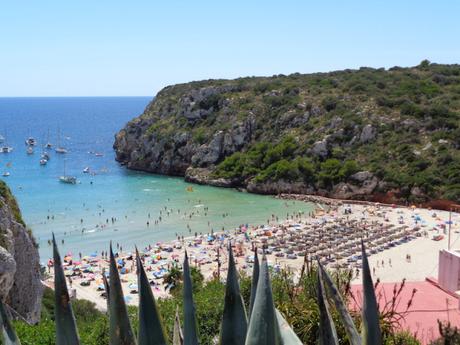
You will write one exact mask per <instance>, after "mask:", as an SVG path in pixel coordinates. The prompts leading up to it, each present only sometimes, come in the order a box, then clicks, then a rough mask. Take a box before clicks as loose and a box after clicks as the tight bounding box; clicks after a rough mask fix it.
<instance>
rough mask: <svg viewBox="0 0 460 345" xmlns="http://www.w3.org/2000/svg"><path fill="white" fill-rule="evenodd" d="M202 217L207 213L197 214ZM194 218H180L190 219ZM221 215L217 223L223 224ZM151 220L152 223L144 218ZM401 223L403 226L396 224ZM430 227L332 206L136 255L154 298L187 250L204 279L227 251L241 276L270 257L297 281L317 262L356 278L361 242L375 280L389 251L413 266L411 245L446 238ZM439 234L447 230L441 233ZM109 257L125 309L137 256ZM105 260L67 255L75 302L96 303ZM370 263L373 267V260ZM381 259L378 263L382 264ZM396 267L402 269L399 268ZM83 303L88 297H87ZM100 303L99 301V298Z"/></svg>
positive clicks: (409, 215)
mask: <svg viewBox="0 0 460 345" xmlns="http://www.w3.org/2000/svg"><path fill="white" fill-rule="evenodd" d="M201 207H202V209H201V212H209V208H208V207H206V206H201ZM173 212H174V214H178V215H179V214H181V212H180V210H175V211H174V210H173V209H171V208H168V207H165V208H163V209H162V210H161V212H160V215H158V218H157V219H156V220H158V221H161V220H160V217H162V216H163V217H168V214H169V216H171V215H172V214H173ZM198 212H199V210H195V211H189V212H187V213H186V212H185V211H183V212H182V214H187V216H190V217H193V215H195V214H197V213H198ZM226 216H227V215H226V214H222V217H226ZM147 217H151V215H147ZM401 217H402V224H401ZM432 218H433V221H436V222H438V225H439V227H432V228H429V229H428V226H427V224H428V223H427V222H426V220H425V219H424V218H423V217H420V215H419V214H418V213H417V212H416V211H415V210H414V209H405V210H403V211H401V209H397V208H392V207H380V206H378V205H376V206H374V207H364V206H356V205H347V204H344V205H341V206H333V207H329V208H327V209H325V208H324V207H322V206H320V205H317V208H316V210H315V211H314V212H309V213H306V214H304V213H303V212H294V213H288V214H286V219H283V220H282V221H280V220H279V217H277V216H276V215H275V214H272V215H271V216H270V217H268V219H267V223H266V224H264V225H258V226H251V225H249V224H242V225H240V226H239V227H237V228H236V229H232V230H228V229H220V230H219V231H214V230H213V229H211V230H208V231H201V232H198V231H196V232H194V234H191V229H189V231H188V233H189V234H188V236H184V235H182V234H179V233H176V234H175V235H176V240H174V241H170V242H156V243H154V244H150V245H147V246H145V247H144V248H142V250H141V251H140V255H141V258H142V261H143V262H144V265H145V268H146V271H147V272H148V275H149V278H150V280H151V284H152V287H153V288H154V293H155V294H156V295H157V296H158V297H166V296H167V295H168V289H169V286H168V285H167V284H165V283H164V282H163V279H164V277H165V276H166V275H167V274H168V272H170V270H171V268H172V267H174V266H180V264H181V262H182V260H183V255H184V249H187V252H188V256H189V258H190V261H191V264H193V265H196V266H197V267H199V268H200V270H201V272H202V273H203V275H204V277H205V278H206V279H210V278H212V277H216V276H219V277H224V273H225V270H226V264H227V261H226V260H227V253H226V248H227V246H228V245H229V244H231V246H232V247H233V250H234V253H235V257H236V259H237V265H238V268H239V269H240V270H248V271H250V270H251V269H252V265H253V262H254V250H258V251H259V252H260V253H262V251H263V252H264V253H265V254H266V255H267V258H268V261H269V264H270V266H271V267H272V269H273V270H275V271H279V270H281V269H288V270H291V271H292V272H294V276H296V275H298V274H299V272H300V268H301V266H302V265H303V264H304V262H305V260H307V259H308V260H314V259H315V258H319V259H320V260H321V261H322V262H323V263H324V264H325V265H327V266H329V267H330V268H332V269H335V268H338V269H342V268H343V269H352V270H353V271H354V272H355V277H359V273H360V268H361V257H360V241H361V239H364V241H365V243H366V246H367V250H368V255H369V256H370V260H372V261H373V274H374V275H378V274H382V272H386V271H387V270H389V271H392V270H393V266H394V260H392V259H395V260H396V261H398V260H397V259H398V258H396V257H394V256H390V257H389V258H386V257H385V255H384V254H383V253H384V252H386V251H391V250H393V251H395V250H396V249H395V248H396V247H398V248H399V247H401V248H407V250H408V251H407V252H406V254H405V255H406V257H405V260H406V263H410V262H411V255H412V254H411V253H410V252H409V248H410V245H409V243H412V242H415V241H419V240H420V239H421V238H425V239H426V238H427V236H426V234H427V233H428V231H435V232H436V233H439V232H440V231H441V232H442V231H445V226H444V227H443V226H442V220H441V218H439V217H438V215H436V214H432ZM443 229H444V230H443ZM113 248H114V255H115V257H116V259H117V264H118V268H119V270H120V274H121V277H122V282H123V287H124V288H125V289H126V294H127V296H128V303H137V302H136V298H137V297H136V294H137V282H136V281H137V280H136V274H135V271H136V269H135V264H134V263H135V260H134V259H135V254H133V248H124V247H123V244H122V243H114V244H113ZM108 254H109V253H108V252H107V251H102V252H101V253H100V254H98V253H92V254H91V255H90V256H84V255H82V253H78V256H77V257H74V256H73V255H72V254H71V253H68V255H65V256H64V266H65V274H66V275H67V276H68V277H70V278H69V279H71V280H72V281H73V282H74V283H75V282H77V284H73V286H74V287H75V289H77V290H78V293H79V294H83V295H85V297H86V298H90V299H92V300H98V299H100V298H102V297H103V296H104V286H103V282H102V275H103V274H105V275H107V274H108ZM374 256H375V260H374ZM379 257H381V258H380V259H379ZM398 262H399V261H398ZM48 271H49V274H50V281H52V275H53V272H52V261H51V260H50V261H49V262H48ZM88 295H89V296H90V297H88ZM101 296H102V297H101Z"/></svg>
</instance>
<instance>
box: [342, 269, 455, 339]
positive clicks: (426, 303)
mask: <svg viewBox="0 0 460 345" xmlns="http://www.w3.org/2000/svg"><path fill="white" fill-rule="evenodd" d="M396 284H397V286H396V290H399V287H400V286H401V283H396ZM394 288H395V283H380V284H379V285H378V286H377V290H376V296H377V301H378V302H379V308H380V310H381V311H383V310H384V309H387V310H388V308H389V306H390V304H391V303H392V298H393V291H394ZM414 289H415V290H416V292H415V295H414V297H413V300H412V305H411V306H410V307H409V309H407V305H408V302H409V300H410V299H411V297H412V294H413V291H414ZM351 291H352V293H353V295H354V297H355V301H352V302H351V303H352V306H351V307H352V308H353V309H355V310H356V309H360V307H361V305H362V285H352V286H351ZM385 305H386V307H385ZM395 310H396V312H398V313H401V315H403V318H402V319H401V320H400V321H399V324H400V327H401V330H409V331H410V332H411V333H412V334H415V335H416V336H417V338H418V339H419V340H420V341H421V343H422V344H423V345H425V344H429V343H430V342H431V341H432V340H434V339H437V338H438V337H439V328H438V320H440V321H445V322H447V321H450V322H451V324H452V325H457V326H458V325H460V310H459V299H458V298H457V297H456V296H455V295H454V294H451V293H448V292H446V291H444V290H443V289H441V288H440V287H439V286H438V285H437V282H436V280H435V279H433V278H427V279H426V280H425V281H420V282H406V283H405V284H404V287H403V289H402V291H401V293H400V295H399V297H398V299H397V300H396V302H395ZM406 310H407V311H406Z"/></svg>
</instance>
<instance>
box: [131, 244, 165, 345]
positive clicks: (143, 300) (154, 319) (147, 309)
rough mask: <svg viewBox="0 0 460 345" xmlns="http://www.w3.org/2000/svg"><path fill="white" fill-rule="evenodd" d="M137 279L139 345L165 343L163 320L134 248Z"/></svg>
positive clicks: (163, 344)
mask: <svg viewBox="0 0 460 345" xmlns="http://www.w3.org/2000/svg"><path fill="white" fill-rule="evenodd" d="M136 264H137V279H138V286H139V334H138V337H137V343H138V344H139V345H166V344H167V341H166V339H167V337H166V333H165V330H164V327H163V321H162V319H161V316H160V313H159V311H158V308H157V304H156V303H155V298H154V297H153V293H152V289H151V288H150V284H149V280H148V278H147V275H146V274H145V270H144V266H143V265H142V262H141V259H140V257H139V252H138V251H137V248H136Z"/></svg>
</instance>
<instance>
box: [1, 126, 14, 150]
mask: <svg viewBox="0 0 460 345" xmlns="http://www.w3.org/2000/svg"><path fill="white" fill-rule="evenodd" d="M11 151H13V148H12V147H11V146H8V140H7V139H6V131H5V144H4V145H3V146H2V147H0V152H1V153H10V152H11Z"/></svg>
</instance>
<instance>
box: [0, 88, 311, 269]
mask: <svg viewBox="0 0 460 345" xmlns="http://www.w3.org/2000/svg"><path fill="white" fill-rule="evenodd" d="M149 101H150V98H147V97H114V98H111V97H95V98H92V97H91V98H0V119H1V124H0V133H1V134H2V135H3V136H6V139H7V141H8V144H9V145H10V146H12V147H13V148H14V150H13V152H11V153H9V154H0V174H3V172H5V171H8V172H10V176H8V177H2V178H3V179H4V180H5V181H6V182H7V183H8V184H9V186H10V188H11V189H12V190H13V192H14V194H15V195H16V197H17V199H18V201H19V204H20V207H21V210H22V213H23V217H24V220H25V221H26V223H27V224H28V226H29V227H30V228H31V229H32V230H33V232H34V234H35V237H36V238H37V240H38V243H39V247H40V255H41V259H42V261H44V260H46V259H47V258H48V257H49V256H50V254H51V248H50V246H49V244H48V240H49V239H50V237H51V233H52V232H54V233H55V235H56V238H57V239H58V241H59V242H60V243H61V245H60V247H61V248H62V252H73V253H77V252H81V253H83V254H90V253H92V252H94V251H99V252H100V251H101V250H106V249H108V244H109V241H110V240H112V241H113V242H114V243H115V244H116V243H119V244H120V245H122V246H123V248H124V249H128V250H130V249H132V248H133V246H134V244H136V245H138V246H139V247H142V246H145V245H147V244H154V243H156V242H158V241H165V240H171V239H174V238H176V236H177V235H180V236H189V235H190V234H192V235H193V234H194V233H195V232H197V233H208V232H209V231H211V229H212V230H216V231H217V230H221V229H222V228H225V229H231V228H234V227H237V226H238V225H240V224H250V225H259V224H263V223H266V221H267V219H268V218H269V217H271V215H272V214H275V215H277V216H278V217H280V219H284V218H285V217H286V216H287V214H288V213H293V212H298V211H306V212H308V211H310V210H311V206H310V205H307V204H304V203H300V202H298V203H294V202H289V203H286V202H285V201H281V200H277V199H274V198H271V197H266V196H259V195H254V194H247V193H240V192H237V191H235V190H232V189H222V188H214V187H209V186H197V185H194V186H193V191H189V190H187V187H189V186H190V184H187V183H185V182H184V181H183V180H182V179H181V178H173V177H166V176H158V175H152V174H145V173H140V172H133V171H129V170H127V169H125V168H124V167H122V166H120V165H118V164H117V163H116V162H115V160H114V152H113V149H112V145H113V139H114V135H115V133H116V132H117V131H118V130H119V129H120V128H122V127H123V126H124V124H125V123H126V122H127V121H129V120H130V119H132V118H133V117H135V116H137V115H139V114H140V113H142V111H143V109H144V108H145V106H146V105H147V104H148V102H149ZM58 128H59V129H60V133H61V134H60V137H61V144H62V146H65V147H66V148H67V149H68V150H69V152H68V153H67V154H66V155H58V154H56V153H54V150H49V151H50V152H51V159H50V161H49V162H48V164H47V165H46V166H40V164H39V159H40V154H41V151H42V149H41V147H40V144H42V143H44V142H46V141H47V139H48V130H49V131H50V139H49V140H50V142H52V143H53V144H56V142H57V140H58V139H57V137H58V134H57V133H58ZM30 135H32V136H34V137H35V138H36V139H37V140H38V141H39V145H37V146H36V147H35V153H34V154H32V155H28V154H27V153H26V145H25V143H24V141H25V139H26V138H27V137H28V136H30ZM96 152H97V153H99V154H101V155H102V156H101V155H99V156H96V155H95V153H96ZM64 166H65V169H66V173H67V174H68V175H73V176H75V177H77V179H78V181H79V183H78V184H76V185H66V184H62V183H60V182H59V181H58V178H59V176H60V175H62V174H63V172H64ZM85 167H89V168H90V170H91V171H92V172H94V173H95V174H94V175H91V174H84V173H83V169H84V168H85ZM165 207H166V209H165ZM167 210H169V212H170V213H169V216H168V212H167ZM206 210H207V211H206ZM160 211H161V214H160ZM179 211H180V212H179ZM149 214H150V218H149ZM160 216H161V218H162V219H161V221H159V222H158V224H155V220H159V217H160ZM112 218H116V221H115V222H114V223H112ZM107 221H108V222H107ZM147 222H149V225H148V224H147ZM62 240H64V243H63V244H62Z"/></svg>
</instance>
